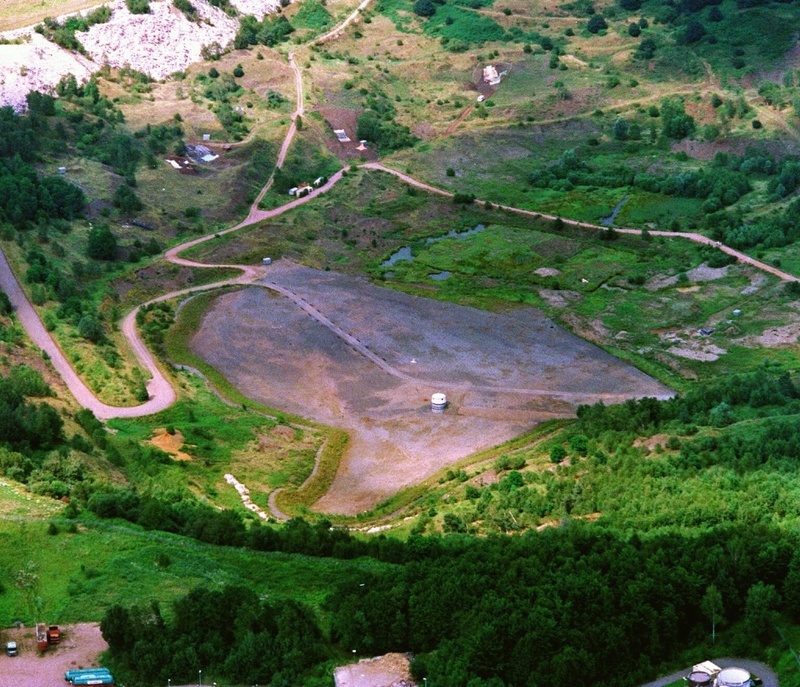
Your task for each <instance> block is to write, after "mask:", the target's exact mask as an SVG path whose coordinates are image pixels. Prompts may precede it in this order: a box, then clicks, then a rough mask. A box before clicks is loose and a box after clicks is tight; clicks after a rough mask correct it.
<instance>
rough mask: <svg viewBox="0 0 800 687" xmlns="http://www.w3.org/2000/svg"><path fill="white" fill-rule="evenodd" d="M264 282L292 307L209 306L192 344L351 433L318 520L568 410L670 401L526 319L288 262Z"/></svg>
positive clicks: (549, 325)
mask: <svg viewBox="0 0 800 687" xmlns="http://www.w3.org/2000/svg"><path fill="white" fill-rule="evenodd" d="M266 274H267V280H268V281H269V282H272V283H275V284H278V285H279V286H280V288H281V289H283V290H284V291H288V292H289V293H292V294H294V295H295V297H296V300H291V299H289V298H286V297H284V296H282V295H276V294H274V293H271V292H270V291H269V290H267V289H259V288H252V289H246V290H243V291H238V292H235V293H231V294H226V295H224V296H221V297H220V298H219V299H217V301H216V302H215V304H214V306H213V307H212V308H211V310H210V311H209V312H208V314H207V315H206V317H205V319H204V321H203V324H202V326H201V329H200V330H199V331H198V333H197V334H196V336H195V337H194V339H193V340H192V343H191V346H192V349H193V350H194V351H195V352H196V353H197V354H198V355H200V356H201V357H203V358H204V359H205V360H206V361H207V362H209V363H210V364H212V365H214V366H215V367H216V368H217V369H219V370H220V371H221V372H222V373H223V374H224V375H225V376H226V377H227V378H228V379H230V380H231V381H232V383H233V384H235V385H236V386H237V387H238V388H239V389H240V390H241V391H242V392H243V393H244V394H246V395H247V396H250V397H251V398H254V399H256V400H259V401H261V402H263V403H265V404H267V405H270V406H272V407H276V408H281V409H285V410H287V411H289V412H293V413H296V414H298V415H301V416H304V417H311V418H314V419H315V420H318V421H321V422H325V423H328V424H332V425H335V426H338V427H343V428H346V429H348V430H350V432H351V437H352V440H351V445H350V448H349V450H348V452H347V454H346V456H345V458H344V460H343V462H342V465H341V468H340V470H339V473H338V474H337V476H336V479H335V480H334V483H333V486H332V488H331V490H330V491H329V493H328V494H326V495H325V496H324V497H323V498H322V499H321V500H320V501H319V502H318V504H317V508H318V509H319V510H322V511H325V512H334V513H347V514H354V513H358V512H361V511H363V510H366V509H368V508H370V507H372V506H374V505H375V504H376V503H377V502H379V501H381V500H382V499H384V498H386V497H388V496H390V495H391V494H393V493H395V492H396V491H397V490H398V489H400V488H402V487H405V486H409V485H411V484H415V483H417V482H419V481H420V480H422V479H424V478H426V477H428V476H430V475H432V474H434V473H436V472H437V471H439V470H441V469H442V468H444V467H447V466H448V465H451V464H452V463H453V462H455V461H457V460H459V459H460V458H463V457H465V456H467V455H469V454H471V453H474V452H475V451H478V450H481V449H484V448H488V447H490V446H493V445H496V444H499V443H502V442H504V441H507V440H509V439H511V438H513V437H514V436H517V435H519V434H520V433H521V432H523V431H525V430H526V429H529V428H531V427H533V426H535V425H536V424H537V423H538V422H541V421H542V420H544V419H548V418H552V417H565V416H571V415H572V414H573V413H574V406H575V404H577V403H593V402H595V401H598V400H603V401H605V402H607V403H611V402H618V401H621V400H623V399H625V398H631V397H638V396H662V397H664V396H669V395H671V393H672V392H671V390H670V389H668V388H666V387H664V386H663V385H661V384H660V383H658V382H656V381H655V380H653V379H651V378H650V377H647V376H646V375H644V374H643V373H641V372H639V371H638V370H636V369H635V368H633V367H631V366H630V365H628V364H627V363H624V362H622V361H620V360H618V359H616V358H614V357H612V356H610V355H608V354H606V353H605V352H603V351H602V350H601V349H599V348H597V347H596V346H593V345H592V344H590V343H587V342H586V341H583V340H582V339H580V338H578V337H576V336H574V335H572V334H570V333H568V332H566V331H565V330H563V329H561V328H560V327H557V326H556V325H555V324H554V323H553V322H552V321H550V320H549V319H547V318H545V317H544V316H543V315H542V314H541V313H539V312H538V311H537V310H534V309H533V308H525V309H520V310H518V311H516V312H514V313H513V314H510V315H499V314H496V313H489V312H485V311H481V310H476V309H474V308H467V307H463V306H458V305H455V304H451V303H441V302H438V301H432V300H429V299H425V298H416V297H413V296H408V295H406V294H403V293H399V292H395V291H391V290H389V289H385V288H381V287H378V286H374V285H372V284H370V283H369V282H368V281H366V280H365V279H360V278H356V277H349V276H346V275H340V274H336V273H333V272H323V271H319V270H312V269H309V268H305V267H301V266H299V265H294V264H292V263H289V262H287V261H280V262H277V263H275V264H273V265H272V266H271V267H270V268H268V270H267V272H266ZM267 280H265V281H264V282H262V283H265V284H266V283H267ZM298 301H300V302H299V303H298ZM304 306H305V308H304ZM314 313H317V314H316V315H315V314H314ZM437 391H442V392H444V393H446V394H447V395H448V399H449V401H450V406H449V408H448V410H447V411H446V412H445V413H443V414H434V413H432V412H431V411H430V397H431V394H432V393H434V392H437Z"/></svg>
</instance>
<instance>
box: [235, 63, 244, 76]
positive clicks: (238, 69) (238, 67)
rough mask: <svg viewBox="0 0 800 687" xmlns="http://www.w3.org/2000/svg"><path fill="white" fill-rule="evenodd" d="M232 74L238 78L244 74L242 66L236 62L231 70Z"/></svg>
mask: <svg viewBox="0 0 800 687" xmlns="http://www.w3.org/2000/svg"><path fill="white" fill-rule="evenodd" d="M233 75H234V76H235V77H236V78H237V79H239V78H241V77H243V76H244V67H242V65H241V64H237V65H236V67H235V68H234V70H233Z"/></svg>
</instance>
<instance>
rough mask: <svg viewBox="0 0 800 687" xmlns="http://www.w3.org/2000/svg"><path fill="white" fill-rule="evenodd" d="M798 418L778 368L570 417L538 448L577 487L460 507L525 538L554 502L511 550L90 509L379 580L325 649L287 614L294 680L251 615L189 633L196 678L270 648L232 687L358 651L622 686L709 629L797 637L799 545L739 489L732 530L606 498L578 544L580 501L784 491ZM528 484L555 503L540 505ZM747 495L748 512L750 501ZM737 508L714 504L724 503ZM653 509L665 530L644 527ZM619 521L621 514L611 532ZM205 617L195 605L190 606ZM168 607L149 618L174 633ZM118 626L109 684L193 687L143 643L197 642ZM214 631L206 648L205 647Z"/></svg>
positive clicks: (431, 671) (455, 538) (192, 515)
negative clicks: (777, 487)
mask: <svg viewBox="0 0 800 687" xmlns="http://www.w3.org/2000/svg"><path fill="white" fill-rule="evenodd" d="M799 408H800V387H798V385H797V383H796V382H795V380H793V379H792V378H791V377H790V376H789V375H787V374H786V373H785V372H783V371H782V370H781V369H780V368H777V367H774V366H765V367H763V368H760V369H758V370H756V371H754V372H752V373H748V374H745V375H739V376H734V377H730V378H727V379H721V380H719V381H717V382H712V383H709V384H708V385H707V386H706V387H705V388H704V389H702V390H697V391H691V392H688V393H687V394H685V395H683V396H680V397H676V398H674V399H670V400H668V401H656V400H654V399H643V400H641V401H629V402H628V403H626V404H622V405H619V406H611V407H606V406H603V405H600V404H598V405H595V406H584V407H582V408H581V409H580V411H579V419H578V421H577V422H575V423H574V424H573V425H572V426H570V427H569V428H568V430H567V431H566V433H564V434H562V435H560V436H559V439H558V440H556V441H554V442H552V445H551V451H553V447H562V449H563V450H562V451H557V450H556V451H553V453H554V454H555V457H556V458H557V459H559V460H560V459H562V458H563V457H564V455H569V456H571V458H572V460H573V462H574V466H573V469H574V470H575V472H574V473H573V472H569V470H568V469H564V472H563V474H562V475H558V474H552V473H549V472H547V473H544V474H546V475H549V477H544V476H543V473H536V472H525V473H520V472H516V471H514V470H511V471H510V472H508V473H507V474H506V476H505V477H504V478H503V479H502V480H501V481H500V482H499V483H498V484H497V485H494V486H493V488H488V487H487V488H485V489H484V490H479V491H482V493H478V494H477V496H476V497H475V499H474V501H473V502H474V503H476V504H480V503H485V504H487V505H486V506H485V508H486V511H485V512H484V515H483V517H488V513H490V512H499V511H502V510H506V511H507V512H509V513H511V517H512V518H513V519H514V520H516V521H517V522H518V523H524V522H533V521H526V519H525V518H526V514H528V513H530V511H531V510H533V509H535V508H537V507H539V506H537V505H536V504H541V503H542V502H541V500H540V499H542V498H544V499H545V501H546V500H547V499H548V498H549V499H551V500H552V505H551V510H550V511H549V512H551V513H559V512H560V513H561V514H562V516H561V517H562V519H561V523H560V525H559V526H555V527H548V528H545V529H543V530H542V531H538V532H537V531H536V530H535V529H533V528H527V529H525V530H524V531H521V533H520V534H519V535H518V536H511V537H509V536H507V535H502V536H489V537H487V538H480V537H479V538H476V537H471V536H469V535H467V534H459V533H458V532H459V531H461V532H465V531H466V528H461V529H460V530H459V528H455V527H451V528H450V529H451V534H445V535H444V536H441V535H436V536H422V535H419V534H412V535H411V536H410V538H409V539H408V540H407V541H405V542H402V541H399V540H397V539H395V538H390V537H384V536H378V537H373V538H370V539H367V540H362V539H359V538H356V537H354V536H353V535H351V534H350V533H349V532H347V531H346V530H344V529H340V528H335V527H332V526H331V523H330V522H328V521H325V520H321V521H319V522H317V523H316V524H313V525H312V524H309V523H307V522H305V521H304V520H302V519H294V520H292V521H290V522H289V523H288V524H286V525H284V526H281V527H274V526H271V525H265V524H255V523H252V524H251V525H250V526H249V527H246V526H245V524H244V522H243V521H242V520H241V519H239V518H238V516H233V515H231V514H230V513H225V512H218V511H215V510H214V509H212V508H210V507H206V506H198V505H189V504H187V503H186V502H183V501H181V500H180V499H178V498H175V499H174V500H173V501H171V502H163V501H159V500H156V499H154V498H153V497H150V496H147V495H143V494H139V493H137V492H136V491H132V490H110V491H109V490H102V489H100V490H96V491H95V492H94V494H93V495H92V496H91V498H90V499H89V502H88V507H89V510H90V511H92V512H93V513H94V515H96V516H100V517H106V518H107V517H112V518H113V517H116V518H124V519H127V520H129V521H131V522H134V523H137V524H138V525H140V526H142V527H144V528H146V529H164V530H167V531H171V532H176V533H181V534H184V535H187V536H192V537H195V538H198V539H200V540H202V541H206V542H209V543H214V544H223V545H229V546H245V547H248V548H251V549H254V550H257V551H281V552H285V553H294V554H303V555H308V556H324V557H332V558H334V559H337V558H338V559H347V560H349V559H355V558H359V557H369V558H372V559H374V560H378V561H381V562H383V563H384V564H386V566H387V567H385V568H384V572H377V571H373V572H370V573H367V572H361V573H357V574H356V573H353V574H352V576H351V575H345V576H344V577H343V578H342V579H341V581H340V584H339V585H338V588H337V589H336V590H335V591H334V592H333V593H332V594H331V595H330V596H329V597H328V598H327V600H326V601H325V602H324V604H323V610H324V612H325V613H326V614H327V615H328V616H329V618H330V621H329V622H330V630H329V631H327V630H326V631H322V630H321V626H320V621H319V619H317V618H315V616H314V614H313V613H310V612H309V611H302V612H301V611H299V610H297V609H295V611H294V612H296V613H298V614H299V615H298V617H301V618H302V619H303V620H302V623H300V622H299V621H298V623H299V624H298V625H297V626H296V629H295V631H296V632H299V633H308V634H307V636H308V637H312V638H314V639H313V642H312V643H311V647H312V649H313V651H311V652H310V654H309V657H307V658H309V660H308V662H307V663H304V664H302V665H301V664H299V663H291V661H292V660H293V659H290V658H287V657H284V658H283V659H279V658H276V657H274V656H273V654H272V652H273V651H274V649H273V648H271V647H274V646H275V644H274V642H276V641H277V636H278V635H275V634H272V635H269V637H268V638H264V639H263V640H255V639H254V637H256V636H258V635H259V633H262V632H267V633H269V632H270V630H268V629H264V628H265V627H267V626H266V625H264V624H259V623H263V622H266V621H258V620H257V619H256V618H255V617H254V616H253V615H252V613H249V614H246V616H245V618H246V619H245V620H243V621H242V622H240V623H237V626H236V629H235V630H234V631H233V634H232V635H231V634H224V633H230V632H231V630H230V628H229V627H228V626H227V625H228V624H227V623H224V622H222V623H221V622H214V623H212V622H206V623H205V625H204V629H203V630H202V631H203V632H208V633H210V634H212V635H213V637H212V636H206V635H204V638H203V641H202V645H203V646H204V647H205V646H208V647H209V649H208V652H209V653H207V654H204V657H203V658H204V660H205V661H206V662H205V663H204V665H206V666H208V669H212V667H213V670H215V671H218V674H220V675H225V676H228V677H229V678H230V679H232V680H236V679H241V676H242V673H240V672H237V670H238V668H235V666H236V665H237V661H238V658H237V657H239V656H240V653H239V652H240V651H244V652H246V651H249V650H250V649H249V648H248V647H251V646H252V645H253V642H254V641H260V643H263V644H264V646H265V647H266V649H265V658H264V664H263V665H257V664H256V663H253V664H252V666H251V668H252V672H250V673H248V678H247V679H248V680H254V681H258V682H264V683H269V681H270V680H272V676H273V675H274V674H275V675H278V677H277V678H275V679H276V680H277V682H274V683H270V684H298V683H299V678H300V676H303V677H302V681H303V683H304V684H316V683H315V682H314V680H316V679H320V680H323V679H324V678H323V675H324V673H325V665H326V663H325V662H326V661H328V660H331V659H333V658H335V657H336V656H337V655H341V654H347V653H350V652H352V651H353V650H355V651H356V653H357V654H359V655H364V656H369V655H375V654H379V653H383V652H387V651H409V652H413V653H414V655H415V659H414V662H413V670H414V673H415V675H416V676H417V677H418V678H422V677H426V678H427V680H428V683H429V684H431V685H433V686H437V685H438V686H447V687H452V686H455V687H482V686H484V685H487V686H491V687H503V686H509V687H510V686H514V687H516V686H520V687H532V686H535V685H542V684H548V685H556V686H558V685H565V686H566V685H587V686H589V685H613V684H635V683H636V682H637V681H639V682H641V681H644V680H646V679H647V678H649V677H651V676H652V675H654V674H656V673H658V672H659V671H660V670H663V669H666V668H667V667H668V663H669V661H670V657H673V656H675V655H677V654H678V653H679V652H680V651H682V650H684V649H687V648H689V647H695V648H696V647H698V646H706V645H708V642H709V641H710V639H709V638H710V633H711V624H712V622H713V623H714V624H715V625H717V624H718V625H720V626H725V627H729V628H730V629H729V631H728V633H727V635H726V637H725V647H726V649H727V650H729V651H734V652H739V653H741V654H746V655H760V653H761V652H762V651H763V649H764V647H765V646H766V645H768V644H769V643H770V642H771V641H773V640H774V639H775V637H776V632H777V630H776V628H777V627H779V626H780V624H781V623H783V622H786V621H787V620H794V619H796V618H798V617H800V554H798V553H797V551H798V546H797V545H798V541H797V539H796V535H795V534H794V533H793V532H792V531H791V530H787V529H786V528H784V527H782V526H779V525H776V524H774V522H773V520H772V513H774V512H775V508H776V506H775V505H774V504H773V506H772V507H764V504H759V503H755V504H748V499H749V498H751V494H752V495H753V497H755V494H756V493H757V492H756V491H751V490H750V489H749V488H748V489H745V490H744V492H743V493H742V494H741V501H742V503H741V504H738V505H737V504H734V507H735V508H739V509H740V510H737V511H736V512H734V513H731V512H729V511H726V510H725V506H724V504H721V503H720V502H719V501H718V500H717V499H715V497H714V496H713V494H712V492H711V490H710V488H709V491H708V492H707V500H706V502H705V503H704V504H703V503H697V502H694V501H690V500H689V499H687V502H686V503H685V504H683V505H681V504H675V503H673V502H670V501H668V500H664V502H663V503H661V502H660V499H661V496H659V497H658V498H659V502H656V503H653V504H649V503H648V501H647V496H646V495H645V496H642V497H640V498H639V500H634V502H633V503H631V504H630V507H629V508H627V509H626V506H625V505H624V504H622V503H619V504H615V503H614V502H613V497H611V496H609V497H608V499H609V500H608V502H605V501H604V502H603V504H602V509H603V511H604V515H603V517H602V518H601V519H600V520H599V521H597V522H595V523H592V524H589V523H584V522H582V521H581V517H580V513H584V512H586V509H585V503H586V500H587V499H590V495H591V494H592V493H594V496H593V497H591V498H594V499H595V500H597V499H601V498H606V497H605V496H604V494H603V489H605V488H607V486H606V485H607V484H612V485H613V484H615V483H617V482H616V481H615V480H619V483H620V484H623V485H624V484H626V480H625V478H624V476H623V473H624V472H626V471H630V472H631V479H634V480H638V481H637V486H638V487H639V488H642V485H647V484H648V477H647V475H648V474H651V475H656V474H659V473H660V474H661V476H664V475H666V474H669V472H670V471H672V472H673V473H674V474H675V475H677V478H678V479H683V480H686V481H690V477H691V478H700V477H701V476H702V474H703V473H704V471H714V470H720V469H728V470H731V471H732V473H731V474H732V476H731V477H730V478H729V479H740V480H746V479H748V478H749V477H750V476H752V475H758V474H759V471H761V470H769V471H771V472H769V473H768V474H776V473H777V474H789V473H790V472H792V471H794V466H795V465H796V461H797V454H798V449H797V446H798V445H799V444H798V441H797V436H798V435H800V422H798V420H797V410H798V409H799ZM657 432H672V433H674V434H675V435H679V434H680V435H681V436H682V437H683V438H682V439H681V440H679V441H678V443H677V444H674V443H673V444H672V449H671V450H669V451H667V452H666V453H665V454H664V455H663V456H657V458H658V459H659V460H658V461H654V460H653V459H652V458H649V459H648V457H647V455H646V453H645V452H643V451H642V450H636V449H634V450H632V448H631V445H632V442H633V440H634V438H635V437H642V436H645V437H646V436H652V435H653V434H655V433H657ZM559 469H561V468H559ZM654 471H655V472H654ZM765 474H767V473H765ZM513 475H516V478H515V477H513ZM576 475H577V476H576ZM608 475H611V477H608ZM736 475H738V477H735V476H736ZM540 479H543V480H546V481H547V480H549V481H548V482H547V483H548V484H552V485H555V486H552V488H551V489H550V490H546V491H544V492H543V491H542V489H541V484H540V482H539V480H540ZM608 480H610V482H608ZM576 488H577V489H578V491H577V492H576ZM608 488H610V487H608ZM646 488H647V489H648V490H650V489H652V487H649V486H648V487H646ZM756 488H758V489H760V491H761V492H763V491H764V484H763V481H762V482H760V483H759V486H758V487H755V488H754V489H756ZM735 493H736V491H735V490H734V491H731V490H730V489H728V490H727V491H726V490H722V491H721V495H722V499H723V500H731V498H732V495H733V494H735ZM487 495H488V497H487ZM623 500H624V499H623ZM595 505H596V504H595ZM750 505H753V509H750V508H749V506H750ZM659 507H663V508H664V509H665V510H664V511H657V512H656V513H655V514H654V512H653V508H659ZM615 508H619V509H620V511H622V513H621V515H620V516H619V518H618V519H617V518H616V516H615ZM697 508H701V510H702V515H701V516H698V514H697V510H696V509H697ZM637 509H638V511H637ZM794 510H797V509H796V508H795V509H794ZM606 511H607V512H606ZM682 511H685V512H686V513H689V514H691V517H692V518H693V519H692V520H691V522H686V523H684V524H686V525H691V526H690V527H681V526H675V525H676V523H678V522H681V521H682V518H684V515H683V514H682ZM747 513H751V514H754V515H755V518H756V519H750V518H749V517H748V515H747ZM756 514H760V515H756ZM784 515H785V517H786V518H787V522H789V521H791V522H794V521H796V518H798V517H800V513H794V511H792V512H786V511H784ZM654 517H658V518H661V517H667V519H666V520H663V521H661V522H659V521H658V520H655V521H654V520H653V518H654ZM698 517H700V519H699V520H697V519H696V518H698ZM447 522H448V520H447V519H445V525H446V527H445V530H447V529H448V528H447ZM465 524H468V523H465ZM667 524H669V526H665V525H667ZM652 525H655V527H651V526H652ZM509 529H512V530H513V529H514V528H513V527H510V528H509ZM220 593H231V594H233V593H234V592H227V591H226V592H220ZM235 593H236V594H239V593H240V592H235ZM200 598H201V596H198V595H195V597H193V599H194V600H193V603H195V602H199V601H198V600H199V599H200ZM183 603H184V601H182V602H180V603H179V604H178V606H177V607H176V609H175V610H174V612H166V613H164V617H165V618H167V619H172V618H177V617H183V618H185V617H186V616H185V615H183V614H182V612H181V610H180V608H181V604H183ZM207 612H212V611H207ZM264 612H266V613H268V614H275V613H278V612H279V611H278V610H276V609H274V608H269V609H267V610H266V611H264ZM126 613H127V614H129V615H130V617H132V618H136V619H138V620H136V621H135V622H131V623H130V627H131V628H134V629H132V630H131V631H130V634H126V635H125V637H124V638H118V639H115V635H114V633H113V632H111V631H109V634H107V639H109V642H110V644H111V648H112V658H113V660H114V661H115V662H118V664H119V666H120V669H121V670H125V669H126V667H127V669H131V668H132V667H133V665H134V663H133V661H134V660H135V661H136V665H137V666H138V667H139V668H141V666H150V667H151V668H149V671H150V672H148V673H147V679H148V680H151V681H158V680H163V679H165V678H166V677H167V676H168V675H170V676H171V677H172V678H173V679H175V678H176V676H183V677H185V679H189V678H190V677H191V675H192V671H193V670H195V668H194V665H193V664H191V663H188V664H184V663H183V658H182V654H181V652H180V651H179V650H178V649H177V648H176V649H175V650H174V652H169V651H166V655H174V659H173V660H172V661H168V660H165V659H164V658H163V656H164V655H165V654H164V650H163V649H162V648H160V647H157V646H156V645H155V644H154V643H153V642H152V639H151V637H152V633H153V632H154V629H153V624H155V625H158V624H160V623H166V625H165V627H166V628H167V629H166V632H167V634H168V635H169V636H170V637H171V638H172V639H171V641H173V642H174V643H175V646H176V647H178V646H182V645H185V644H187V643H188V644H191V643H192V642H193V640H192V637H194V633H197V632H198V631H200V630H199V629H198V627H197V626H195V625H194V624H193V623H192V622H181V623H178V622H172V620H167V621H164V620H163V619H162V618H161V614H160V610H158V609H155V610H154V609H153V608H152V607H151V606H149V605H148V604H146V603H145V604H143V605H141V606H138V607H136V608H132V609H118V608H116V609H113V610H112V611H109V615H108V616H107V617H106V620H105V621H104V627H105V626H107V625H109V624H111V625H112V626H113V625H114V624H115V623H119V622H120V621H119V616H121V615H122V616H124V614H126ZM124 617H127V616H124ZM198 617H205V616H202V614H198ZM143 619H144V620H143ZM212 625H213V626H214V627H219V629H213V630H212V629H209V628H210V627H211V626H212ZM135 628H138V629H135ZM223 628H225V629H223ZM273 632H274V631H273ZM217 633H219V634H217ZM285 641H286V642H289V640H285ZM195 646H197V644H196V643H195ZM289 646H291V642H289ZM709 646H710V645H709ZM210 647H216V650H215V652H212V651H211V649H210ZM204 651H205V649H204ZM287 651H291V649H287ZM311 654H313V655H314V658H313V660H312V659H311V658H310V655H311ZM134 657H135V659H134ZM276 661H277V663H276ZM281 661H289V663H291V666H290V665H289V664H288V663H281ZM276 665H280V666H281V667H280V668H276V667H275V666H276ZM276 670H277V673H276V672H275V671H276ZM181 671H183V672H181ZM293 671H294V672H293ZM314 676H317V677H314ZM309 680H311V681H309ZM321 684H324V682H323V683H321Z"/></svg>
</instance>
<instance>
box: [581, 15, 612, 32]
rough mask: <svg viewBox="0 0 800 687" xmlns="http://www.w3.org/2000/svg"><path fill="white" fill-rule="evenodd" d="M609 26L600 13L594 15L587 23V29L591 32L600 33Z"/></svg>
mask: <svg viewBox="0 0 800 687" xmlns="http://www.w3.org/2000/svg"><path fill="white" fill-rule="evenodd" d="M607 28H608V24H607V23H606V20H605V19H603V16H602V15H600V14H594V15H592V18H591V19H589V21H588V22H587V23H586V30H587V31H588V32H589V33H599V32H600V31H605V30H606V29H607Z"/></svg>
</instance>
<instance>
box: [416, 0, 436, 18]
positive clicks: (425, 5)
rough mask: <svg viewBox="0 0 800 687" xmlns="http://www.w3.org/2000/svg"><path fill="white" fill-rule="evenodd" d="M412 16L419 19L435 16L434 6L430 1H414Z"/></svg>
mask: <svg viewBox="0 0 800 687" xmlns="http://www.w3.org/2000/svg"><path fill="white" fill-rule="evenodd" d="M414 14H417V15H419V16H420V17H432V16H433V15H434V14H436V6H435V5H434V4H433V2H432V0H416V2H415V3H414Z"/></svg>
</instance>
